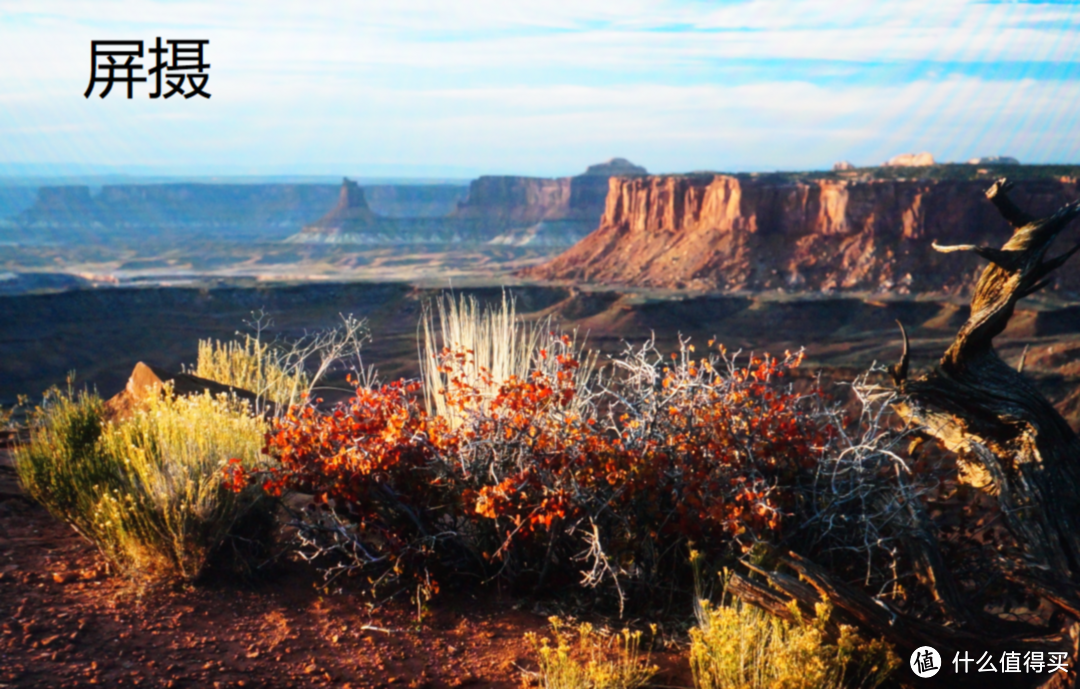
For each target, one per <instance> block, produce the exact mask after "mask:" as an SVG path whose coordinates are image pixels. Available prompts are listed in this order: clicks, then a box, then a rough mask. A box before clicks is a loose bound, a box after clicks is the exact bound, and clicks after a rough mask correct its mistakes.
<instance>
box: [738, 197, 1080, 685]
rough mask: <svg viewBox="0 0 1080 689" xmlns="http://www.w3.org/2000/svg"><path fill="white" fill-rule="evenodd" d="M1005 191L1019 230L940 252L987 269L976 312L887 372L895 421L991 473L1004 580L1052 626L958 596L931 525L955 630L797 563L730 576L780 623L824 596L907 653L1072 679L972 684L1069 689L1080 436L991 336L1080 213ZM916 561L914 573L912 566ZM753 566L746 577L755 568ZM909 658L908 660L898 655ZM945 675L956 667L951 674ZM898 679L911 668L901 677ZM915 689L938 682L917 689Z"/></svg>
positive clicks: (1079, 564)
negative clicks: (968, 256)
mask: <svg viewBox="0 0 1080 689" xmlns="http://www.w3.org/2000/svg"><path fill="white" fill-rule="evenodd" d="M1008 189H1009V183H1008V182H1007V181H1006V180H1004V179H1001V180H998V181H997V182H996V183H994V185H993V186H992V187H990V189H989V190H987V192H986V195H987V197H988V198H989V199H990V201H991V202H993V203H994V205H995V206H997V208H998V209H999V210H1000V212H1001V214H1002V215H1003V216H1004V217H1005V219H1006V220H1008V221H1009V222H1010V224H1012V225H1013V227H1014V228H1015V229H1014V232H1013V236H1012V237H1011V238H1010V239H1009V240H1008V241H1007V242H1006V243H1005V245H1004V246H1002V247H1001V248H1000V249H996V248H993V247H980V246H974V245H963V246H952V247H942V246H938V245H937V244H935V245H934V247H935V248H936V249H938V250H939V251H946V252H948V251H974V252H975V253H977V254H978V255H979V256H981V257H983V258H985V259H986V260H988V261H989V262H990V265H988V266H987V267H986V268H985V270H983V272H982V275H981V276H980V278H979V280H978V282H977V284H976V286H975V290H974V293H973V296H972V299H971V316H970V317H969V318H968V320H967V322H966V323H965V324H964V325H963V326H962V327H961V328H960V330H959V332H958V333H957V335H956V337H955V339H954V340H953V342H952V344H951V345H950V346H949V348H948V349H947V350H946V352H945V354H944V355H943V356H942V358H941V360H940V361H939V362H938V364H937V365H936V366H934V367H933V368H932V369H931V370H929V371H927V372H925V373H923V374H921V375H918V376H917V377H914V378H909V376H908V368H909V349H908V343H907V335H906V333H904V334H903V340H904V350H903V355H902V356H901V360H900V362H899V363H898V364H897V365H896V366H894V367H893V368H892V369H891V373H892V375H893V379H894V381H895V383H896V385H897V387H898V388H899V389H900V391H901V392H902V393H903V395H904V397H905V398H906V402H904V403H902V404H900V405H899V406H898V411H899V413H900V414H901V416H902V417H904V418H906V419H907V420H909V421H911V422H914V423H916V424H918V425H919V426H921V427H922V428H924V429H925V430H926V432H927V433H929V434H930V435H932V436H934V437H936V438H937V439H938V440H939V441H940V442H941V443H942V444H943V445H944V446H945V447H947V448H949V449H950V450H953V451H956V452H957V453H958V456H959V457H960V458H961V461H964V462H968V463H970V464H971V465H972V468H974V469H976V470H978V471H980V472H982V473H984V475H985V476H987V477H988V478H989V483H990V486H989V489H990V491H991V492H992V493H993V494H994V495H996V497H997V499H998V501H999V503H1000V506H1001V512H1002V515H1003V519H1004V523H1005V526H1006V527H1007V528H1008V530H1009V531H1010V532H1011V534H1012V535H1013V537H1014V538H1015V541H1016V543H1017V545H1018V547H1019V548H1020V550H1021V552H1019V553H1018V554H1013V555H1008V556H1003V557H1002V561H1001V562H1000V563H999V565H1000V568H1001V570H1002V573H1003V574H1004V575H1005V576H1006V577H1007V578H1008V579H1010V580H1011V581H1013V582H1014V583H1017V584H1019V585H1021V586H1023V587H1024V588H1026V589H1027V590H1028V591H1029V592H1031V593H1033V594H1035V595H1037V596H1039V597H1041V598H1043V599H1045V600H1047V601H1050V602H1051V603H1053V604H1054V605H1055V606H1057V608H1058V610H1059V611H1060V612H1059V613H1058V614H1056V615H1055V616H1054V617H1053V618H1052V622H1051V624H1050V625H1049V626H1046V627H1037V628H1036V627H1027V626H1025V625H1017V624H1009V623H1006V622H1005V621H1003V620H999V619H998V618H994V617H992V616H989V615H987V614H986V613H985V612H984V611H983V610H982V609H975V608H973V607H972V606H973V605H974V604H972V603H966V602H965V601H964V600H963V598H962V596H961V595H960V593H959V591H958V589H957V587H956V584H955V583H954V582H953V580H952V578H951V575H950V573H949V572H948V570H947V568H946V567H945V565H944V563H943V562H942V560H941V558H940V555H939V551H938V548H937V541H936V537H935V536H934V533H933V528H932V525H926V528H923V529H921V533H920V537H919V538H918V539H917V540H918V542H916V543H913V544H911V545H912V546H914V547H911V548H909V549H911V550H912V553H913V557H914V559H915V560H916V564H917V567H918V569H919V570H920V571H919V574H920V577H919V578H920V581H921V582H922V583H923V584H924V585H925V586H927V588H928V589H929V590H930V591H931V592H932V594H933V595H934V597H935V598H936V599H937V600H938V601H939V603H940V604H941V608H942V610H943V611H944V612H945V613H946V614H947V615H948V616H949V618H950V620H949V625H948V626H944V625H940V624H932V623H928V622H926V621H922V620H918V619H914V618H912V617H910V616H905V615H902V614H899V613H897V612H895V611H892V610H889V609H888V608H887V607H886V606H885V605H883V604H881V603H880V602H878V601H876V600H874V599H872V598H870V597H869V596H867V595H866V594H865V593H863V592H861V591H859V590H858V589H855V588H853V587H850V586H847V585H845V584H843V583H842V582H840V581H838V580H837V579H836V578H835V577H834V576H832V575H830V573H829V572H827V571H825V570H823V569H822V568H820V567H818V566H816V565H814V564H813V563H811V562H808V561H807V560H805V559H803V558H800V557H799V556H797V555H795V554H787V555H784V556H780V557H779V558H778V559H779V561H780V562H781V563H782V564H783V565H784V566H786V567H787V568H789V569H790V570H791V571H793V572H795V573H797V574H798V576H799V577H800V579H801V580H802V581H800V580H799V579H796V578H794V577H793V576H791V575H785V574H783V573H782V572H777V571H761V570H758V576H757V577H754V578H747V577H737V578H736V579H735V580H734V581H733V585H732V588H731V591H732V592H733V593H735V594H736V595H739V596H740V597H742V598H744V599H745V600H747V601H749V602H752V603H754V604H756V605H759V606H760V607H763V608H765V609H767V610H770V611H772V612H774V613H776V614H779V615H782V616H787V615H789V613H788V612H787V610H786V607H785V606H786V605H787V603H788V602H789V601H791V600H794V601H796V602H797V604H799V605H800V606H801V607H803V608H805V609H806V611H807V612H809V611H810V610H811V609H812V605H813V603H814V602H815V601H816V600H819V599H820V598H822V597H823V598H826V599H828V600H830V601H832V603H833V605H834V609H835V610H836V615H837V622H838V623H846V624H852V625H854V626H856V627H858V628H860V629H861V630H862V631H863V633H865V634H868V635H871V636H878V637H881V638H885V639H887V640H889V641H890V642H892V643H893V644H894V645H895V646H896V647H897V649H898V651H900V652H901V653H902V654H908V653H910V652H911V651H912V650H914V649H915V648H917V647H919V646H922V645H930V646H934V647H935V648H937V649H938V651H939V652H941V654H942V657H943V658H944V659H945V660H946V662H948V661H950V660H951V658H952V657H953V654H954V653H955V652H956V651H960V652H963V651H965V650H966V651H969V652H971V653H976V652H980V653H981V652H982V651H989V652H991V653H993V652H995V651H997V652H998V655H999V656H1000V652H1001V651H1006V650H1009V651H1021V652H1022V651H1025V650H1040V651H1044V652H1049V651H1065V652H1068V653H1069V659H1070V660H1069V665H1070V667H1071V668H1074V670H1073V671H1072V672H1070V673H1069V674H1068V675H1066V674H1065V673H1060V672H1058V673H1055V674H1053V675H1046V674H1043V675H1035V674H1026V673H1025V674H1020V675H1013V676H1011V677H1010V676H1008V675H1003V674H1001V673H997V674H993V675H991V674H981V673H976V674H973V675H969V677H971V686H1025V687H1031V686H1042V687H1048V688H1049V687H1067V686H1074V685H1075V684H1076V683H1077V676H1078V675H1077V672H1076V670H1075V668H1076V666H1077V663H1078V662H1080V646H1078V640H1080V438H1078V437H1077V435H1076V434H1075V433H1074V432H1073V431H1072V429H1071V428H1070V427H1069V425H1068V424H1067V423H1066V422H1065V420H1064V419H1063V418H1062V417H1061V415H1060V414H1058V413H1057V411H1056V410H1055V409H1054V407H1053V406H1052V405H1051V404H1050V402H1049V401H1048V400H1047V399H1046V398H1045V397H1044V396H1043V395H1042V394H1040V393H1039V391H1038V390H1037V389H1036V388H1035V386H1034V385H1033V384H1032V383H1031V381H1029V380H1028V379H1027V378H1026V377H1024V375H1023V373H1022V371H1021V370H1017V368H1014V367H1012V366H1009V365H1007V364H1006V363H1005V362H1004V361H1002V359H1001V358H1000V357H999V356H998V354H997V352H995V351H994V347H993V338H994V337H995V336H997V335H998V334H1000V333H1001V332H1002V331H1003V330H1004V329H1005V327H1006V325H1007V324H1008V322H1009V319H1010V318H1011V317H1012V315H1013V312H1014V309H1015V306H1016V302H1017V301H1018V300H1020V299H1022V298H1024V297H1026V296H1028V295H1031V294H1033V293H1034V292H1036V291H1038V290H1039V289H1041V288H1043V287H1045V286H1046V285H1047V284H1049V282H1050V281H1051V280H1052V273H1053V271H1054V270H1056V269H1057V268H1060V267H1061V266H1062V265H1063V264H1064V263H1065V261H1066V260H1068V258H1069V257H1070V256H1072V255H1073V254H1074V253H1076V252H1077V251H1078V250H1080V244H1078V245H1077V246H1074V247H1072V248H1071V249H1069V250H1068V251H1066V252H1065V253H1063V254H1061V255H1060V256H1057V257H1056V258H1053V259H1045V256H1046V253H1047V251H1048V249H1049V248H1050V245H1051V244H1052V243H1053V241H1054V239H1055V238H1056V237H1057V236H1058V235H1059V234H1060V233H1061V232H1062V230H1064V229H1065V227H1066V225H1068V223H1069V222H1070V221H1071V220H1073V219H1074V218H1076V217H1077V216H1080V202H1076V203H1072V204H1069V205H1067V206H1065V207H1063V208H1061V209H1060V210H1059V211H1057V212H1056V213H1054V214H1053V215H1051V216H1048V217H1045V218H1033V217H1031V216H1029V215H1027V214H1026V213H1024V212H1023V211H1021V210H1020V209H1019V208H1017V207H1016V205H1015V204H1013V202H1012V201H1011V200H1010V199H1009V198H1008V195H1007V192H1008ZM920 563H921V564H920ZM751 569H754V568H751ZM903 657H904V658H905V660H906V657H907V656H906V655H904V656H903ZM947 669H950V668H947ZM905 673H906V670H905ZM938 678H939V679H940V680H942V681H943V682H945V684H943V686H960V685H961V683H962V682H963V680H964V676H960V677H959V678H958V676H957V675H955V674H953V673H951V672H943V673H940V674H939V676H938ZM919 682H920V686H922V685H923V684H925V685H926V686H932V684H931V681H930V680H919Z"/></svg>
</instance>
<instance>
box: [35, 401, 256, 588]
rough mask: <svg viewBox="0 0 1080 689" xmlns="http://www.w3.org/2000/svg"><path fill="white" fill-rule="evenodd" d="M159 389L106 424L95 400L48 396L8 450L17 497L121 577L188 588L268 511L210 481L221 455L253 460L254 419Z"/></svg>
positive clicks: (250, 495)
mask: <svg viewBox="0 0 1080 689" xmlns="http://www.w3.org/2000/svg"><path fill="white" fill-rule="evenodd" d="M168 392H169V391H166V394H165V395H162V396H160V397H158V396H153V397H151V398H150V399H149V400H148V402H147V406H146V407H145V408H144V409H141V410H139V411H136V412H135V413H134V414H132V415H131V416H130V417H128V418H125V419H122V420H117V421H106V420H105V405H104V403H103V402H102V400H101V398H100V397H98V396H97V395H96V394H93V393H89V392H79V393H77V394H76V393H74V392H72V391H71V389H70V387H69V390H68V391H67V392H62V391H60V390H52V391H50V392H49V393H47V394H46V398H45V401H44V403H43V404H42V405H41V406H40V407H38V408H37V409H36V410H35V411H34V412H33V413H32V414H31V419H30V421H31V424H30V430H31V439H30V442H29V444H27V445H26V446H24V447H21V448H19V449H17V450H16V453H15V460H16V469H17V471H18V475H19V479H20V481H21V483H22V485H23V487H24V488H25V490H26V491H27V493H28V494H29V495H30V496H31V497H33V498H34V499H35V500H37V501H39V502H40V503H42V504H43V505H44V506H45V507H46V508H47V509H48V510H49V511H50V512H52V513H53V514H54V515H55V516H57V517H59V518H60V519H62V520H64V521H66V522H68V523H69V524H71V525H72V526H73V527H74V528H75V529H76V530H77V531H78V532H79V533H80V534H82V535H83V536H84V537H85V538H87V539H88V540H89V541H91V542H92V543H93V544H94V545H95V546H97V548H98V549H99V550H100V551H101V553H102V554H103V555H104V556H105V557H106V558H107V559H108V560H109V561H110V562H111V563H112V564H113V565H115V566H116V567H117V568H118V569H120V570H121V571H122V572H124V573H125V574H126V575H128V576H129V577H131V578H133V579H184V580H192V579H195V578H197V577H198V576H199V575H200V574H201V573H202V572H203V571H204V569H205V568H206V566H207V563H208V561H209V560H210V558H211V557H212V556H214V555H215V553H217V552H218V551H220V550H221V548H222V546H223V545H224V544H225V543H226V542H227V541H228V540H229V539H230V537H232V536H234V535H236V534H238V533H239V532H241V531H242V532H244V533H245V536H248V537H251V536H255V538H256V540H257V539H258V537H259V534H258V533H257V532H258V531H262V532H263V534H262V535H264V536H265V535H266V529H267V528H268V526H269V524H270V523H271V519H270V518H269V516H270V515H272V511H273V509H274V503H273V501H272V500H271V499H270V498H268V497H266V496H265V495H263V494H262V492H261V491H259V490H257V489H251V490H244V491H240V492H235V491H232V490H229V489H228V488H226V487H225V486H224V485H223V482H222V475H223V473H222V472H223V468H224V466H225V465H226V463H227V462H228V461H229V460H230V459H231V458H236V460H238V462H239V463H240V464H241V465H244V466H248V467H251V468H255V467H256V465H258V464H259V463H260V462H261V452H260V450H261V448H262V444H263V437H264V433H265V430H266V428H265V424H264V422H263V421H262V420H261V419H259V418H257V417H253V416H252V415H251V413H250V408H249V407H248V406H247V405H246V404H244V403H241V402H239V401H237V400H235V399H231V398H227V397H219V398H213V397H211V396H210V395H209V394H206V395H195V396H190V397H173V396H172V395H170V394H168ZM253 531H254V532H255V533H253Z"/></svg>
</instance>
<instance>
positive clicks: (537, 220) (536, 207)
mask: <svg viewBox="0 0 1080 689" xmlns="http://www.w3.org/2000/svg"><path fill="white" fill-rule="evenodd" d="M643 174H646V171H645V168H643V167H640V166H638V165H634V164H633V163H631V162H630V161H628V160H626V159H625V158H612V159H611V160H609V161H607V162H605V163H600V164H597V165H590V166H589V167H588V169H586V171H585V174H582V175H578V176H576V177H558V178H546V177H512V176H484V177H480V178H479V179H476V180H473V182H472V183H471V184H470V185H469V194H468V196H467V197H466V199H465V200H464V201H462V202H461V203H459V204H458V207H457V209H456V210H455V211H454V212H453V213H451V214H450V216H449V217H451V218H454V219H460V220H470V221H473V222H475V223H477V224H478V225H479V226H480V227H483V228H486V229H487V230H489V231H491V232H493V233H494V234H495V236H494V237H493V239H492V240H490V241H492V242H493V243H496V244H515V245H526V244H540V245H552V244H563V243H570V244H573V243H574V242H576V241H578V240H579V239H581V238H582V237H584V236H585V235H586V234H588V233H589V232H590V231H592V230H593V229H594V228H595V227H596V223H597V221H598V220H599V219H600V216H601V215H602V214H603V212H604V200H605V198H606V197H607V191H608V179H609V178H611V177H612V176H623V177H633V176H640V175H643Z"/></svg>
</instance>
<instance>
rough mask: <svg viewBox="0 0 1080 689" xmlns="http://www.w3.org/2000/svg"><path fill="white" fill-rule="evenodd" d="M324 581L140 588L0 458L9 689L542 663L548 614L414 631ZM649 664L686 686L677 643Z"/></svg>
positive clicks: (461, 670)
mask: <svg viewBox="0 0 1080 689" xmlns="http://www.w3.org/2000/svg"><path fill="white" fill-rule="evenodd" d="M2 452H3V451H2V450H0V453H2ZM0 459H8V460H9V459H10V458H9V457H6V458H5V457H0ZM318 581H319V578H318V576H317V575H316V574H315V573H314V572H313V571H312V570H311V568H309V567H308V566H307V565H305V564H303V563H286V564H285V565H283V566H282V567H281V568H280V571H278V572H277V573H275V574H274V575H273V576H272V577H271V578H270V579H269V580H268V581H265V582H261V583H259V584H255V585H244V584H240V583H235V582H210V583H206V584H201V585H197V586H184V587H174V588H171V589H168V590H157V591H150V592H146V591H143V592H141V593H140V592H138V591H135V590H133V588H132V587H131V586H130V585H129V584H127V583H126V582H125V581H124V580H122V579H120V578H119V577H116V576H111V575H110V574H109V573H108V568H107V567H106V565H105V562H104V560H103V559H102V558H101V557H100V556H99V555H98V553H97V552H96V551H95V549H94V548H93V547H92V546H91V545H89V544H88V543H87V542H86V541H85V540H83V539H82V538H81V537H80V536H79V535H78V534H77V533H75V532H74V531H73V530H72V529H71V528H70V527H69V526H67V525H66V524H64V523H61V522H59V521H57V520H56V519H54V518H53V517H52V516H50V515H49V513H48V512H46V511H45V510H44V509H43V508H42V507H40V506H39V505H37V504H35V503H33V502H32V501H31V500H29V499H28V498H27V497H26V496H24V495H22V494H21V492H20V490H19V488H18V484H17V481H16V478H15V474H14V471H13V469H12V468H11V467H10V462H9V461H8V462H3V461H0V687H84V686H109V687H111V686H147V687H301V686H333V687H433V688H434V687H462V686H470V687H520V686H522V678H523V675H522V669H526V670H534V669H535V667H536V666H535V663H534V662H533V660H532V653H531V651H530V649H529V647H528V645H527V644H526V642H525V641H524V638H523V637H524V635H525V633H526V632H530V631H532V632H539V633H543V632H544V630H545V629H546V615H545V614H544V613H543V612H542V611H541V610H540V609H539V608H541V607H543V606H539V605H537V604H535V603H532V602H525V601H521V600H513V599H509V598H507V597H505V596H500V595H499V594H498V593H497V592H493V591H480V592H476V593H475V594H467V593H466V594H461V595H457V596H451V595H444V596H442V597H440V598H438V599H436V600H435V601H433V602H431V603H429V604H428V606H427V610H425V611H424V614H423V620H422V622H420V623H419V624H418V623H417V610H416V607H415V604H410V603H409V601H407V600H392V601H390V602H388V603H386V604H384V605H381V606H378V607H373V606H372V605H370V604H369V601H370V599H369V598H366V597H363V596H362V595H360V593H359V592H351V593H350V592H344V593H336V594H331V595H325V594H323V593H320V591H319V590H318V589H317V587H316V584H317V583H318ZM653 660H654V662H657V663H658V664H659V665H660V666H661V667H662V668H664V670H663V672H662V674H661V676H660V677H659V678H658V682H659V684H660V685H666V686H689V677H688V676H687V668H686V667H685V665H686V660H685V654H684V653H682V652H680V651H679V649H678V648H677V646H676V647H673V648H672V649H670V650H658V651H656V652H654V654H653Z"/></svg>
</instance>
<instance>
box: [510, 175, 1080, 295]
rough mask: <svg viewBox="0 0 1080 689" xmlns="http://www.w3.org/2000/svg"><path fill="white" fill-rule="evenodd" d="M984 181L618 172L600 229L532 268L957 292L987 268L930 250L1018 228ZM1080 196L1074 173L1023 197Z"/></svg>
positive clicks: (591, 275)
mask: <svg viewBox="0 0 1080 689" xmlns="http://www.w3.org/2000/svg"><path fill="white" fill-rule="evenodd" d="M987 186H989V183H988V182H986V181H978V180H972V181H967V180H964V181H961V180H870V181H856V180H847V179H835V178H833V179H820V178H819V179H801V180H800V179H792V178H790V177H785V176H780V175H772V176H755V175H739V176H729V175H719V174H701V175H670V176H669V175H665V176H651V177H639V178H630V179H626V178H612V179H611V181H610V187H609V191H608V196H607V202H606V206H605V209H604V215H603V218H602V219H601V222H600V226H599V228H598V229H597V230H596V231H594V232H593V233H592V234H590V235H589V236H588V237H586V238H585V239H583V240H582V241H581V242H580V243H578V244H577V245H575V246H573V247H572V248H570V249H569V250H568V251H566V252H564V253H563V254H561V255H560V256H558V257H557V258H556V259H554V260H553V261H551V262H549V263H546V264H544V265H541V266H538V267H536V268H532V269H529V270H527V271H525V272H524V273H523V275H525V276H526V277H531V278H539V279H544V280H571V281H583V282H592V283H608V284H622V285H634V286H641V287H659V288H675V289H701V290H709V291H712V290H732V289H751V290H765V289H776V288H782V289H785V290H792V291H822V292H830V291H834V290H871V291H878V290H884V291H892V292H899V293H908V292H920V291H938V290H946V291H948V290H954V291H955V290H960V289H962V288H964V287H966V286H968V285H970V284H972V281H973V276H974V272H975V271H976V270H978V269H979V268H980V267H981V266H982V265H983V263H982V262H981V261H980V260H979V259H977V258H976V257H975V256H973V255H970V254H963V255H961V254H956V253H952V254H948V255H945V254H940V253H938V252H935V251H934V250H933V249H932V247H931V246H930V245H931V243H932V242H933V241H934V240H938V241H939V242H940V243H943V244H969V243H972V244H991V245H994V246H1000V245H1001V243H1002V242H1003V241H1004V239H1005V238H1007V237H1008V236H1009V235H1010V232H1011V229H1010V228H1009V227H1008V225H1007V224H1006V223H1005V221H1004V220H1002V219H1001V217H1000V214H999V213H998V212H997V210H996V209H995V208H994V207H993V206H992V205H991V204H990V203H989V202H988V201H987V200H986V198H985V196H984V194H983V191H984V190H985V189H986V187H987ZM1078 196H1080V189H1078V186H1077V177H1063V178H1059V179H1037V180H1020V181H1018V182H1017V188H1016V191H1015V192H1014V198H1015V199H1016V201H1017V203H1019V204H1020V205H1021V207H1023V208H1026V209H1030V212H1031V213H1033V214H1035V215H1036V216H1038V215H1041V214H1044V213H1047V212H1050V211H1053V210H1055V209H1057V208H1058V207H1059V206H1061V205H1062V204H1063V203H1066V202H1067V201H1070V200H1073V199H1075V198H1077V197H1078ZM1071 239H1072V237H1066V238H1064V240H1063V245H1065V246H1067V245H1068V244H1067V243H1068V242H1069V241H1070V240H1071ZM1058 287H1059V289H1062V290H1065V291H1068V292H1074V293H1077V294H1080V276H1075V274H1074V275H1066V274H1062V275H1061V276H1060V277H1058Z"/></svg>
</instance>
